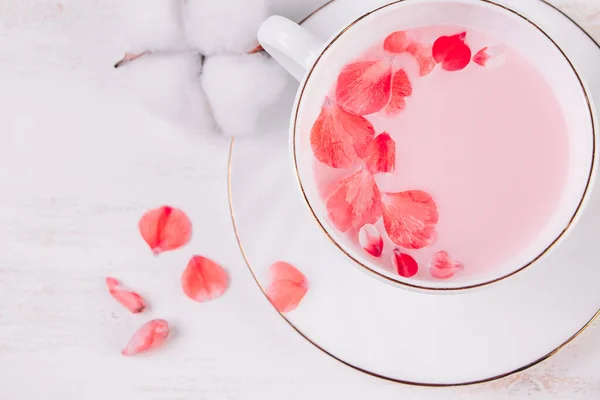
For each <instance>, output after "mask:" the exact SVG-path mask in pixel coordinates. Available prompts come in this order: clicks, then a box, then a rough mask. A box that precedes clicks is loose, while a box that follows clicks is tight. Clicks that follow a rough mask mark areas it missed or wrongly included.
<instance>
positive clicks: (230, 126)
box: [202, 54, 288, 136]
mask: <svg viewBox="0 0 600 400" xmlns="http://www.w3.org/2000/svg"><path fill="white" fill-rule="evenodd" d="M287 83H288V74H287V73H286V72H285V71H284V70H283V69H282V68H281V67H280V66H279V65H277V63H275V61H274V60H273V59H270V58H268V57H266V56H264V55H262V54H252V55H239V56H214V57H209V58H208V59H207V60H206V63H205V64H204V70H203V72H202V87H203V88H204V91H205V92H206V96H207V97H208V101H209V103H210V105H211V108H212V110H213V114H214V116H215V120H216V121H217V124H218V125H219V126H220V128H221V131H222V132H223V134H225V135H226V136H241V135H249V134H252V133H254V132H255V131H256V127H257V123H258V119H259V115H260V113H261V111H263V110H264V109H265V108H266V107H267V106H269V105H270V104H272V103H274V102H275V100H277V98H278V96H279V95H280V94H281V92H282V91H283V89H284V88H285V86H286V84H287Z"/></svg>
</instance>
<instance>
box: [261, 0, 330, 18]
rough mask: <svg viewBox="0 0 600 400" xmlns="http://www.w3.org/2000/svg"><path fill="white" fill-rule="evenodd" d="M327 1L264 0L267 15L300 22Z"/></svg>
mask: <svg viewBox="0 0 600 400" xmlns="http://www.w3.org/2000/svg"><path fill="white" fill-rule="evenodd" d="M328 1H329V0H266V4H267V11H268V13H269V15H273V14H275V15H282V16H284V17H287V18H290V19H292V20H294V21H300V20H302V19H304V18H305V17H306V16H308V15H309V14H310V13H312V12H313V11H315V10H316V9H317V8H319V7H321V6H322V5H323V4H325V3H327V2H328Z"/></svg>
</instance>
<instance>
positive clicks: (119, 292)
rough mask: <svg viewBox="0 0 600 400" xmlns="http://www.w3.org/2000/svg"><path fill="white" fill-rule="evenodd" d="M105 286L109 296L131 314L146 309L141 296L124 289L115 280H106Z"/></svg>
mask: <svg viewBox="0 0 600 400" xmlns="http://www.w3.org/2000/svg"><path fill="white" fill-rule="evenodd" d="M106 286H107V287H108V292H109V293H110V295H111V296H112V297H113V298H114V299H115V300H117V301H118V302H119V303H121V305H123V306H124V307H125V308H127V309H128V310H129V311H131V312H132V313H134V314H138V313H141V312H142V311H144V310H145V309H146V302H145V301H144V299H143V298H142V296H140V295H139V294H137V293H136V292H132V291H130V290H127V289H125V288H124V287H123V286H121V284H120V283H119V281H118V280H116V279H115V278H110V277H109V278H106Z"/></svg>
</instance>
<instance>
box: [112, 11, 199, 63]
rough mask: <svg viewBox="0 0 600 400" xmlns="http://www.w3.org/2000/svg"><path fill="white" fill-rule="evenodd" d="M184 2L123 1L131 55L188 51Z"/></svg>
mask: <svg viewBox="0 0 600 400" xmlns="http://www.w3.org/2000/svg"><path fill="white" fill-rule="evenodd" d="M181 2H182V0H123V2H122V5H123V7H124V8H125V9H124V10H123V15H124V16H125V17H124V18H125V22H126V24H127V32H126V36H127V41H128V43H129V48H128V49H127V50H128V51H129V52H132V53H139V52H142V51H146V50H149V51H155V50H181V49H183V48H185V47H187V42H186V40H185V36H184V34H183V28H182V21H181V6H182V4H181Z"/></svg>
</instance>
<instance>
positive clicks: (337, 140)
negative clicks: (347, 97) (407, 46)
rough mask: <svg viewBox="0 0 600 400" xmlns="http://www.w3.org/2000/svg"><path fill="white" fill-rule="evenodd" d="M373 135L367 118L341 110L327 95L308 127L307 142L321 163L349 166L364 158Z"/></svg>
mask: <svg viewBox="0 0 600 400" xmlns="http://www.w3.org/2000/svg"><path fill="white" fill-rule="evenodd" d="M374 136H375V130H374V129H373V125H371V123H370V122H369V121H367V120H366V119H365V118H363V117H361V116H360V115H353V114H350V113H348V112H346V111H344V110H343V109H342V108H341V107H340V106H338V105H337V104H335V103H334V102H332V101H331V100H330V99H329V98H327V99H325V104H324V105H323V107H322V108H321V113H320V114H319V117H318V118H317V120H316V121H315V124H314V125H313V127H312V130H311V133H310V144H311V147H312V150H313V153H314V154H315V157H316V158H317V160H319V161H320V162H322V163H323V164H326V165H329V166H330V167H333V168H349V167H351V166H353V165H354V164H355V163H356V161H357V160H359V159H362V158H364V156H365V154H366V151H367V146H368V145H369V143H371V141H372V140H373V137H374Z"/></svg>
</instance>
